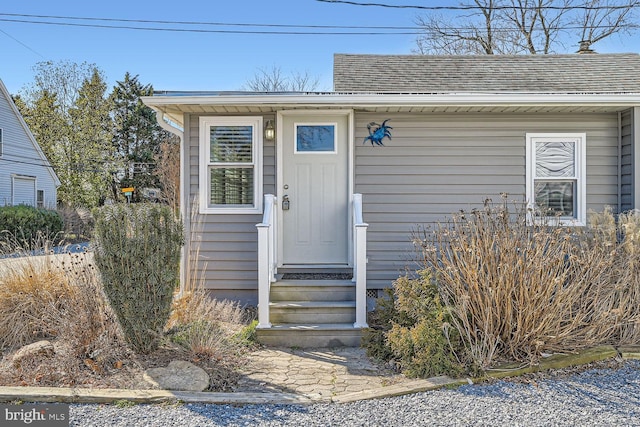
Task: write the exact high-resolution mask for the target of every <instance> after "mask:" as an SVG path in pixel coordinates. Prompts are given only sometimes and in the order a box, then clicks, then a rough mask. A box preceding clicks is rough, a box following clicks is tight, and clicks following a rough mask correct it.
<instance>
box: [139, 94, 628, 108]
mask: <svg viewBox="0 0 640 427" xmlns="http://www.w3.org/2000/svg"><path fill="white" fill-rule="evenodd" d="M142 100H143V102H144V103H145V104H147V105H150V106H158V107H162V106H165V105H238V106H249V105H263V106H265V105H273V106H278V105H308V106H329V105H333V106H336V105H340V106H345V107H347V106H348V107H358V106H366V107H372V106H381V107H384V106H449V105H450V106H480V105H482V106H509V105H513V106H528V105H531V106H535V105H550V106H551V105H553V106H558V105H576V106H578V105H583V106H588V105H590V106H596V105H598V106H621V107H631V106H637V105H640V92H639V93H634V94H475V93H474V94H465V93H456V94H446V95H437V94H435V95H428V94H414V95H411V94H402V95H396V94H326V93H325V94H293V95H281V94H279V95H199V96H150V97H143V98H142Z"/></svg>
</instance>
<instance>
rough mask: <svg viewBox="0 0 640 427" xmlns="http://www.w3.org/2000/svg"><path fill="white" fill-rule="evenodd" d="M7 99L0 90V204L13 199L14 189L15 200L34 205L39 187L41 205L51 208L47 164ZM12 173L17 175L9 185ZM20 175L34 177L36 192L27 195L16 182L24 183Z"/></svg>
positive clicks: (53, 195)
mask: <svg viewBox="0 0 640 427" xmlns="http://www.w3.org/2000/svg"><path fill="white" fill-rule="evenodd" d="M9 102H10V101H9V100H7V99H6V98H5V96H4V93H3V91H2V90H0V129H2V152H1V153H0V206H5V205H11V204H12V203H13V192H14V191H18V194H17V195H16V196H17V198H16V200H18V201H22V202H25V203H28V204H33V205H35V204H36V200H35V197H36V196H35V194H37V190H43V191H44V197H45V200H44V202H45V207H49V208H55V206H56V185H55V181H54V179H53V176H52V174H51V171H50V170H49V168H50V165H49V164H48V162H47V161H46V160H44V159H43V158H42V157H41V156H40V153H39V152H38V150H37V149H36V147H35V146H34V144H33V142H32V140H31V138H30V137H29V134H28V133H27V132H26V131H25V129H24V127H23V126H22V123H21V122H20V120H19V118H18V117H17V116H16V114H15V111H14V110H13V108H12V107H11V104H10V103H9ZM12 177H17V178H18V182H17V184H18V186H17V188H14V186H13V184H14V180H13V179H12ZM20 177H28V178H29V179H33V178H35V180H36V193H34V194H31V195H28V194H26V193H25V191H21V189H22V190H24V189H25V187H24V186H21V185H20V184H21V183H24V180H20ZM31 190H33V188H31Z"/></svg>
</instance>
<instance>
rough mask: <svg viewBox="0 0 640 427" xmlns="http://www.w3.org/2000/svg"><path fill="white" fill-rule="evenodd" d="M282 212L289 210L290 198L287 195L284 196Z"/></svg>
mask: <svg viewBox="0 0 640 427" xmlns="http://www.w3.org/2000/svg"><path fill="white" fill-rule="evenodd" d="M282 210H283V211H288V210H289V196H288V195H286V194H285V195H284V196H282Z"/></svg>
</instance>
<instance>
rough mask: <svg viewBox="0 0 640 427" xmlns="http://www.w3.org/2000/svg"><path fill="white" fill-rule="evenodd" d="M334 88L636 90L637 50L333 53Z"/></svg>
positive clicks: (639, 74) (639, 82) (639, 79)
mask: <svg viewBox="0 0 640 427" xmlns="http://www.w3.org/2000/svg"><path fill="white" fill-rule="evenodd" d="M333 85H334V91H336V92H364V93H371V92H373V93H437V94H443V93H562V94H578V93H580V94H597V93H609V94H612V93H640V55H638V54H633V53H631V54H585V55H578V54H573V55H472V56H432V55H357V54H335V55H334V65H333Z"/></svg>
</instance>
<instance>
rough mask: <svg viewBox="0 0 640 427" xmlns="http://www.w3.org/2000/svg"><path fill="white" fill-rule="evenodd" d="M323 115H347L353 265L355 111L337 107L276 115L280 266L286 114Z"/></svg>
mask: <svg viewBox="0 0 640 427" xmlns="http://www.w3.org/2000/svg"><path fill="white" fill-rule="evenodd" d="M311 115H313V116H321V115H334V116H335V115H343V116H346V117H347V126H348V129H347V150H348V152H347V158H348V165H347V168H348V171H347V177H348V182H347V187H348V188H347V194H348V197H349V200H348V206H349V209H347V215H348V219H347V224H348V227H347V228H348V236H347V242H348V247H347V254H348V257H349V258H348V267H352V266H353V215H352V214H351V213H352V212H351V211H352V209H351V206H352V200H353V188H354V164H355V160H354V155H355V147H354V145H353V144H354V113H353V110H350V109H336V110H282V111H278V113H277V115H276V131H277V132H276V197H277V200H278V203H277V204H278V206H277V209H278V215H277V217H278V236H277V239H278V250H277V254H278V260H277V264H278V267H283V262H282V261H283V260H282V254H283V253H284V241H283V229H284V227H283V224H282V221H283V220H282V217H283V214H282V196H283V195H284V194H285V190H284V189H283V188H282V183H283V182H284V170H283V158H284V148H283V146H284V140H283V133H284V132H283V131H282V129H283V126H284V116H297V117H301V116H311Z"/></svg>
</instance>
